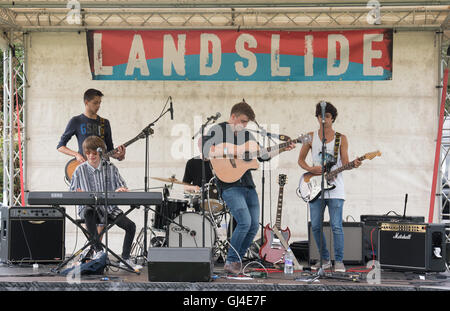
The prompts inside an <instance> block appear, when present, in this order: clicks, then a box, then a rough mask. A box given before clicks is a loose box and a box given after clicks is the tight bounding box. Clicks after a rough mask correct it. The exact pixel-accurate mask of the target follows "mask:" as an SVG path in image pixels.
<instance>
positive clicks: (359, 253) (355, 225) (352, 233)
mask: <svg viewBox="0 0 450 311" xmlns="http://www.w3.org/2000/svg"><path fill="white" fill-rule="evenodd" d="M342 227H343V229H344V260H343V262H344V264H362V263H363V240H362V223H360V222H343V223H342ZM323 233H324V234H325V239H326V242H327V248H328V251H329V252H330V260H334V243H333V232H332V231H331V228H330V223H329V222H324V223H323ZM308 239H309V261H310V262H313V261H318V260H320V257H319V248H318V247H317V244H316V241H315V239H314V236H313V234H312V229H311V222H309V223H308Z"/></svg>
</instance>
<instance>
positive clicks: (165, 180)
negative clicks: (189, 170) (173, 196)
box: [152, 177, 191, 186]
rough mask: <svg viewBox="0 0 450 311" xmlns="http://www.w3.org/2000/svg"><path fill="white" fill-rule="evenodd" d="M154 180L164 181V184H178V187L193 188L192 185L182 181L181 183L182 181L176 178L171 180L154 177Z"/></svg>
mask: <svg viewBox="0 0 450 311" xmlns="http://www.w3.org/2000/svg"><path fill="white" fill-rule="evenodd" d="M152 179H156V180H159V181H164V182H169V183H171V184H178V185H185V186H191V184H188V183H185V182H182V181H180V180H178V179H176V178H174V177H171V178H162V177H152Z"/></svg>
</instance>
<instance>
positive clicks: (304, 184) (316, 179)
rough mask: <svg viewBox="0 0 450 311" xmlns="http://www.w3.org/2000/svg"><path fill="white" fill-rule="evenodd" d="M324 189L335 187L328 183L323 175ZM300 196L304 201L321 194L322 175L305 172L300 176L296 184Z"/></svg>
mask: <svg viewBox="0 0 450 311" xmlns="http://www.w3.org/2000/svg"><path fill="white" fill-rule="evenodd" d="M324 188H325V190H332V189H334V188H336V186H335V185H333V184H329V183H328V182H327V179H326V175H325V187H324ZM298 190H299V192H300V196H301V197H302V199H303V201H305V202H313V201H314V200H316V199H317V198H318V197H319V196H320V195H321V194H322V175H313V174H311V173H305V174H303V175H302V177H300V182H299V185H298Z"/></svg>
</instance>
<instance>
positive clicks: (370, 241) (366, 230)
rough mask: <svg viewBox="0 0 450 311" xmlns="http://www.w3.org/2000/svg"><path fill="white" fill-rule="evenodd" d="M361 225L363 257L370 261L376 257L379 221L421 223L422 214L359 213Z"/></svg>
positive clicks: (422, 220)
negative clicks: (404, 215)
mask: <svg viewBox="0 0 450 311" xmlns="http://www.w3.org/2000/svg"><path fill="white" fill-rule="evenodd" d="M360 221H361V222H362V223H363V224H364V225H363V243H364V250H363V252H364V259H365V261H366V262H367V261H370V260H373V259H378V226H379V224H380V223H381V222H399V223H404V222H412V223H423V222H425V218H424V217H423V216H406V217H403V216H397V215H361V216H360Z"/></svg>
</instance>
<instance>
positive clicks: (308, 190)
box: [298, 150, 381, 202]
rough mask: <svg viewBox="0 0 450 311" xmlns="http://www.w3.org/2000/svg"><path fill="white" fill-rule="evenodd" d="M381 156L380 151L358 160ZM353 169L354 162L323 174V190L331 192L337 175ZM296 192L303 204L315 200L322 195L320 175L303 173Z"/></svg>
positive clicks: (367, 154)
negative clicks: (298, 193)
mask: <svg viewBox="0 0 450 311" xmlns="http://www.w3.org/2000/svg"><path fill="white" fill-rule="evenodd" d="M377 156H378V157H379V156H381V152H380V151H378V150H377V151H374V152H369V153H366V154H365V155H363V156H362V157H359V158H358V160H360V161H363V160H366V159H369V160H372V159H373V158H375V157H377ZM353 168H355V163H354V161H352V162H349V163H347V164H346V165H343V166H341V167H339V168H337V169H335V170H334V171H331V172H329V173H325V183H324V190H332V189H334V188H336V186H335V185H334V184H332V183H331V182H332V181H333V180H334V179H335V178H336V176H337V174H339V173H340V172H342V171H345V170H351V169H353ZM298 191H299V192H300V196H301V197H302V199H303V200H304V201H305V202H313V201H314V200H316V199H317V198H318V197H319V196H320V195H321V193H322V175H321V174H313V173H309V172H308V173H305V174H303V175H302V177H300V182H299V186H298Z"/></svg>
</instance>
